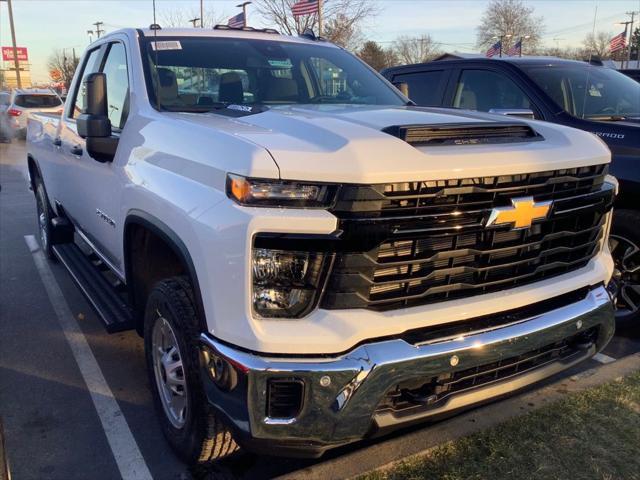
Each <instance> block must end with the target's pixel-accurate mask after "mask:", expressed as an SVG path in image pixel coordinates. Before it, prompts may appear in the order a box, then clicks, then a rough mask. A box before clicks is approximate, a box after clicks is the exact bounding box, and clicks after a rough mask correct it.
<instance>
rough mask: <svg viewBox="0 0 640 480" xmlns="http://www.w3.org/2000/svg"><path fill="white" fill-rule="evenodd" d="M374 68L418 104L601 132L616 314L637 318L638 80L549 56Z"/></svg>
mask: <svg viewBox="0 0 640 480" xmlns="http://www.w3.org/2000/svg"><path fill="white" fill-rule="evenodd" d="M382 74H383V75H384V76H385V77H386V78H387V79H388V80H389V81H391V82H392V83H393V84H394V85H396V87H398V88H399V89H400V90H401V91H403V92H404V93H405V94H407V95H408V96H409V97H410V98H411V100H413V101H414V102H415V103H416V104H418V105H421V106H433V107H447V108H461V109H467V110H479V111H484V112H494V113H501V114H509V115H520V116H525V117H526V116H529V117H531V116H533V118H535V119H539V120H545V121H548V122H553V123H559V124H562V125H567V126H569V127H574V128H579V129H581V130H586V131H588V132H592V133H594V134H596V135H598V136H599V137H600V138H601V139H602V140H604V142H606V144H607V145H608V146H609V148H610V149H611V152H612V154H613V161H612V164H611V167H610V172H611V173H612V174H613V175H615V176H616V177H617V178H618V181H619V182H620V195H619V197H618V199H617V201H616V213H615V215H614V221H613V230H612V236H611V244H610V246H611V249H612V253H613V256H614V259H615V262H616V271H615V274H614V282H613V285H614V286H616V287H617V288H618V314H617V315H618V317H619V318H620V319H621V320H622V319H625V320H632V319H633V320H640V83H638V82H636V81H634V80H632V79H631V78H629V77H627V76H625V75H623V74H621V73H620V72H618V71H616V70H613V69H610V68H607V67H603V66H597V65H593V64H589V63H586V62H578V61H572V60H562V59H557V58H549V57H544V58H543V57H539V58H535V57H523V58H515V57H507V58H500V59H497V58H492V59H489V58H471V59H459V60H441V61H434V62H430V63H424V64H418V65H405V66H401V67H394V68H389V69H386V70H384V71H383V72H382Z"/></svg>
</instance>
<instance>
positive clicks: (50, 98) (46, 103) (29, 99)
mask: <svg viewBox="0 0 640 480" xmlns="http://www.w3.org/2000/svg"><path fill="white" fill-rule="evenodd" d="M14 102H15V104H16V105H17V106H18V107H22V108H51V107H57V106H58V105H61V104H62V101H61V100H60V99H59V98H58V96H57V95H46V94H45V95H42V94H35V95H17V96H16V99H15V100H14Z"/></svg>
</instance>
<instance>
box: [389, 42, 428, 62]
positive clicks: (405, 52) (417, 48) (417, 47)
mask: <svg viewBox="0 0 640 480" xmlns="http://www.w3.org/2000/svg"><path fill="white" fill-rule="evenodd" d="M393 50H394V52H395V54H396V55H397V56H398V59H399V60H400V62H402V63H423V62H427V61H429V60H431V59H432V58H434V57H437V56H438V55H439V53H440V52H439V51H438V44H437V43H436V42H434V41H433V39H432V38H431V36H430V35H421V36H419V37H407V36H402V37H398V38H397V39H396V41H395V42H393Z"/></svg>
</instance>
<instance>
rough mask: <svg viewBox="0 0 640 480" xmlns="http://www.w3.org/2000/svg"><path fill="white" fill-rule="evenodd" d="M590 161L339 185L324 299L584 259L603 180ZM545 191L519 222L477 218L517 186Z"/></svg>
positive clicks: (409, 300) (470, 289) (597, 228)
mask: <svg viewBox="0 0 640 480" xmlns="http://www.w3.org/2000/svg"><path fill="white" fill-rule="evenodd" d="M605 175H606V167H605V166H602V165H599V166H593V167H583V168H578V169H571V170H557V171H551V172H541V173H534V174H528V175H511V176H509V175H507V176H500V177H487V178H474V179H461V180H446V181H433V182H409V183H402V184H387V185H376V186H348V187H343V189H342V191H341V193H340V199H339V200H338V202H337V203H336V207H335V209H334V213H335V214H336V215H337V216H338V217H339V218H340V219H341V220H340V229H341V230H342V231H343V233H342V242H341V243H342V244H343V248H341V251H340V252H338V253H337V255H336V261H335V263H334V268H333V271H332V273H331V276H330V278H329V281H328V284H327V288H326V291H325V294H324V297H323V301H322V305H323V307H324V308H374V309H391V308H401V307H406V306H413V305H421V304H426V303H433V302H438V301H444V300H450V299H454V298H463V297H468V296H472V295H478V294H482V293H488V292H495V291H499V290H503V289H507V288H513V287H517V286H520V285H524V284H527V283H531V282H535V281H539V280H541V279H544V278H549V277H551V276H555V275H560V274H563V273H567V272H570V271H573V270H576V269H579V268H582V267H584V266H585V265H586V264H587V263H588V262H589V260H590V259H591V258H592V257H593V256H594V255H595V254H596V253H597V252H598V249H599V246H600V240H601V238H602V231H603V225H604V214H605V213H606V212H607V211H608V210H609V209H610V208H611V203H612V199H613V190H612V188H611V186H610V185H608V184H605V183H604V176H605ZM527 195H529V196H533V197H534V199H535V200H536V201H546V200H552V201H553V207H552V210H551V212H550V214H549V216H548V217H547V218H546V219H544V220H541V221H538V222H536V223H534V224H533V225H532V226H531V227H529V228H526V229H512V228H511V227H510V226H505V225H502V226H491V227H486V226H485V225H486V223H487V219H488V217H489V215H490V213H491V210H492V209H493V208H494V207H499V206H505V205H509V204H510V200H511V199H512V198H515V197H520V196H527Z"/></svg>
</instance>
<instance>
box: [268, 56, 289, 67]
mask: <svg viewBox="0 0 640 480" xmlns="http://www.w3.org/2000/svg"><path fill="white" fill-rule="evenodd" d="M268 62H269V65H271V66H272V67H275V68H292V67H293V64H292V63H291V60H289V59H288V58H287V59H286V60H273V59H269V60H268Z"/></svg>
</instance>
